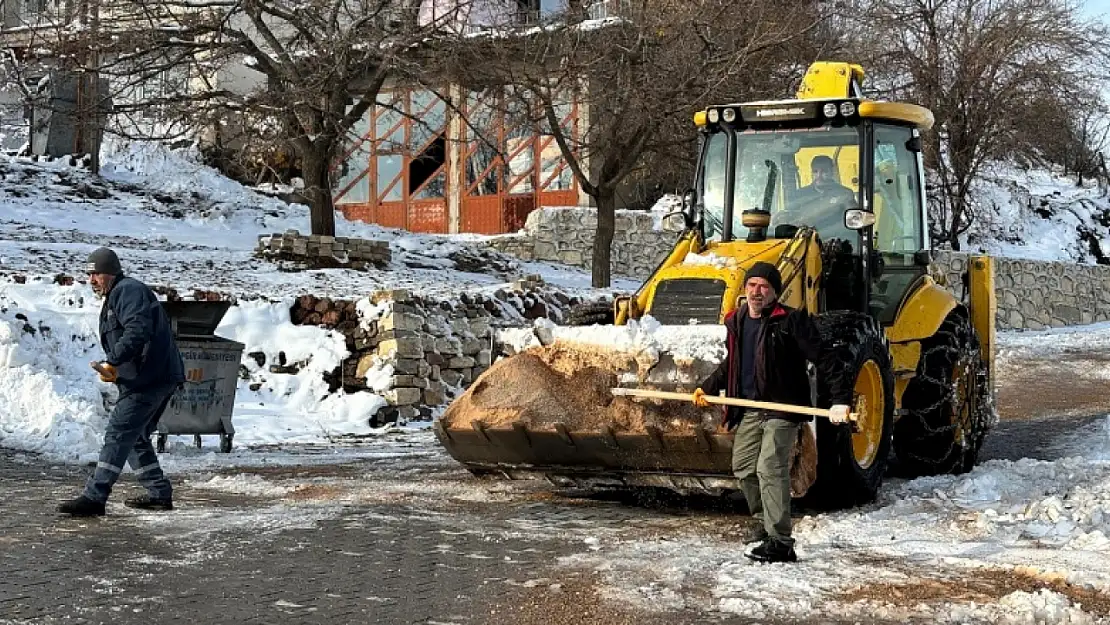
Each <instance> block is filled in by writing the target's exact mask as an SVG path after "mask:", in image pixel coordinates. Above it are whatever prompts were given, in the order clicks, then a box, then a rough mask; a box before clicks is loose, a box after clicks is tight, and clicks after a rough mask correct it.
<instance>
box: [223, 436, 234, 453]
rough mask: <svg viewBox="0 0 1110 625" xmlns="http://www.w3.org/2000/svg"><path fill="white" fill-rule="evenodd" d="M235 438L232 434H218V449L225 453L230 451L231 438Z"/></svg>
mask: <svg viewBox="0 0 1110 625" xmlns="http://www.w3.org/2000/svg"><path fill="white" fill-rule="evenodd" d="M233 438H235V435H234V434H220V451H222V452H223V453H225V454H228V453H231V439H233Z"/></svg>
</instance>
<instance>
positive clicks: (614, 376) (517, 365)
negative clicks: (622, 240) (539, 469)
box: [443, 343, 720, 434]
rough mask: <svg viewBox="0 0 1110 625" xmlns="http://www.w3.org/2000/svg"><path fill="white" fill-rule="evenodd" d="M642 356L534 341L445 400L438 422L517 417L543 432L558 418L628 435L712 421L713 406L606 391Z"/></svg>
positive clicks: (680, 430) (577, 427)
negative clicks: (447, 402)
mask: <svg viewBox="0 0 1110 625" xmlns="http://www.w3.org/2000/svg"><path fill="white" fill-rule="evenodd" d="M637 360H640V361H641V362H637ZM643 361H644V357H643V356H642V355H641V356H639V358H638V356H637V355H634V354H625V353H619V352H613V351H609V350H606V349H604V348H598V347H596V346H588V345H584V344H583V345H578V344H575V345H569V344H566V343H555V344H554V345H550V346H545V347H535V348H532V349H529V350H527V351H525V352H523V353H520V354H517V355H515V356H511V357H509V358H504V359H502V360H499V361H498V362H497V363H495V364H494V365H493V366H492V367H490V369H489V370H488V371H486V372H485V373H484V374H482V375H481V376H480V377H479V378H478V379H477V380H475V381H474V383H473V384H472V385H471V386H470V388H469V389H467V391H466V392H465V393H464V394H463V395H462V396H460V397H459V398H458V399H457V400H455V402H454V403H452V404H451V406H450V407H449V408H448V409H447V411H446V413H444V415H443V423H444V425H446V426H448V427H464V428H465V427H470V426H471V424H472V423H473V422H475V421H478V420H481V421H483V422H484V423H485V424H486V426H487V427H509V426H511V425H512V424H513V423H516V422H521V423H523V424H524V425H526V426H527V427H528V428H530V429H534V430H548V431H554V430H555V425H556V424H557V423H562V424H564V425H565V426H566V427H567V429H568V430H570V431H572V432H574V431H579V432H581V431H600V430H601V429H602V428H603V427H604V426H606V425H608V426H610V427H612V428H613V430H614V431H615V432H631V433H643V432H646V429H647V428H648V427H651V426H653V427H656V428H658V429H659V430H660V431H661V432H663V433H665V434H692V433H693V432H694V431H695V429H696V428H708V429H714V428H716V427H717V424H718V422H719V421H720V410H719V409H715V408H710V409H700V408H697V407H695V406H694V405H693V403H687V402H680V401H657V400H641V399H636V400H633V399H631V398H627V397H614V396H613V394H612V392H611V391H610V389H611V388H613V387H615V386H618V381H620V380H621V379H622V378H625V377H627V375H628V374H630V373H631V374H633V375H637V373H638V372H641V371H645V370H646V367H645V366H646V365H648V363H647V362H643ZM667 390H675V389H667ZM684 391H689V392H692V391H693V389H692V388H691V389H684Z"/></svg>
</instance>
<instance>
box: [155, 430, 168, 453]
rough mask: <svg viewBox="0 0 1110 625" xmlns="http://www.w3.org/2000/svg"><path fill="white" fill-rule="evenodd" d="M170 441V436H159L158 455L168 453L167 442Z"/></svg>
mask: <svg viewBox="0 0 1110 625" xmlns="http://www.w3.org/2000/svg"><path fill="white" fill-rule="evenodd" d="M168 439H169V435H168V434H159V435H158V440H157V442H156V443H155V445H156V449H157V450H158V453H160V454H162V453H166V441H167V440H168Z"/></svg>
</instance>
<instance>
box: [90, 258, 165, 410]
mask: <svg viewBox="0 0 1110 625" xmlns="http://www.w3.org/2000/svg"><path fill="white" fill-rule="evenodd" d="M100 346H101V347H103V348H104V354H105V361H106V362H107V363H108V364H110V365H112V366H113V367H115V368H116V372H117V373H118V375H119V378H118V379H117V380H116V383H117V384H119V386H120V389H121V390H123V391H141V390H143V389H146V388H150V387H153V386H161V385H167V384H173V383H181V382H184V381H185V366H184V363H183V362H182V360H181V353H180V352H179V351H178V350H177V343H176V342H175V341H174V339H173V330H172V328H171V327H170V320H169V318H168V317H167V316H166V312H165V310H164V309H163V308H162V304H161V302H159V301H158V298H157V297H156V296H155V295H154V292H153V291H151V290H150V288H149V287H147V285H145V284H143V283H142V282H139V281H138V280H136V279H134V278H129V277H127V276H124V275H119V276H116V279H115V280H114V281H113V282H112V286H111V287H110V288H109V289H108V296H107V297H106V298H105V300H104V306H103V307H101V309H100Z"/></svg>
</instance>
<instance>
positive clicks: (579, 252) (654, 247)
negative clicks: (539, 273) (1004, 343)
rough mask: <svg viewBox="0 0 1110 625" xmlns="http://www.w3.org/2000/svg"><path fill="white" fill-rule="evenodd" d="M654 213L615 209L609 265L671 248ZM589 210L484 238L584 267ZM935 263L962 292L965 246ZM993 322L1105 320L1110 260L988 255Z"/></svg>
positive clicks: (650, 265)
mask: <svg viewBox="0 0 1110 625" xmlns="http://www.w3.org/2000/svg"><path fill="white" fill-rule="evenodd" d="M660 216H661V215H660V214H659V213H649V212H642V211H618V212H617V232H616V236H615V238H614V240H613V273H614V274H618V275H626V276H634V277H638V278H645V277H647V275H649V274H650V272H651V271H652V270H653V269H654V268H655V267H656V265H658V263H659V261H660V260H662V259H663V258H664V257H665V256H666V254H667V253H668V252H669V251H670V250H671V247H672V246H673V244H674V242H675V240H676V238H677V236H678V233H679V231H680V230H681V227H682V226H681V222H680V220H678V219H670V220H668V223H667V224H666V228H665V229H662V228H660V224H659V221H660ZM596 224H597V217H596V211H594V210H593V209H588V208H548V209H542V210H537V211H534V212H533V213H532V214H531V215H529V216H528V222H527V224H526V225H525V228H524V230H523V231H522V232H520V233H516V234H511V235H503V236H501V237H494V238H493V240H492V243H491V244H492V245H493V246H494V247H496V248H497V249H499V250H501V251H503V252H506V253H509V254H514V255H516V256H518V257H520V258H522V259H525V260H544V261H552V262H561V263H565V264H568V265H573V266H576V267H582V268H587V269H588V268H589V266H590V255H591V246H592V245H593V233H594V229H595V228H596ZM935 257H936V263H937V268H938V270H939V271H940V272H941V273H944V274H945V275H947V277H948V280H947V286H948V287H949V289H950V290H952V291H953V293H955V294H956V295H957V296H960V295H962V293H961V292H962V290H963V289H962V282H961V280H960V275H961V274H962V273H963V271H964V270H965V268H966V266H967V258H968V254H965V253H959V252H937V253H936V255H935ZM995 288H996V290H997V296H998V327H999V329H1003V330H1041V329H1044V328H1048V327H1061V326H1067V325H1079V324H1087V323H1094V322H1099V321H1108V320H1110V266H1105V265H1077V264H1072V263H1062V262H1045V261H1036V260H1025V259H1017V258H998V259H997V260H996V263H995Z"/></svg>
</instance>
